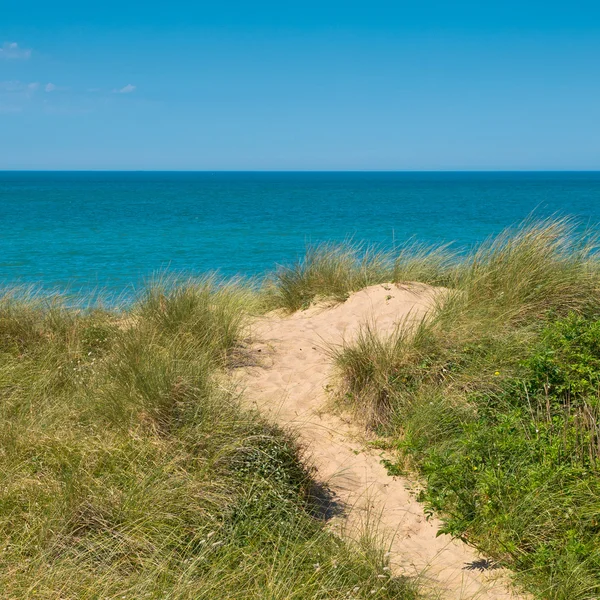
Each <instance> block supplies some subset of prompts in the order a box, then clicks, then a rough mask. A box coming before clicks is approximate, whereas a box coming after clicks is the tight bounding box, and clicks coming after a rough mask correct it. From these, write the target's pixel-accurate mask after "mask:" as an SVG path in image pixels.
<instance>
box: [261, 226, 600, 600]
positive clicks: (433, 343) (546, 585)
mask: <svg viewBox="0 0 600 600" xmlns="http://www.w3.org/2000/svg"><path fill="white" fill-rule="evenodd" d="M599 266H600V259H599V258H598V255H597V254H595V243H594V240H593V239H590V238H589V237H587V238H585V236H583V237H582V236H581V235H578V234H577V233H576V231H575V230H574V229H573V227H572V226H571V224H570V223H569V222H568V221H564V220H562V221H560V220H559V221H546V222H542V223H525V224H523V225H522V226H521V227H520V228H519V229H517V230H512V231H507V232H506V233H504V234H502V235H500V236H499V237H498V238H496V239H494V240H490V241H489V242H487V243H486V244H483V245H482V246H481V247H480V248H479V249H477V250H475V251H474V252H473V253H472V254H471V255H470V256H468V257H466V258H464V259H461V260H458V259H457V258H456V257H452V256H451V255H449V254H448V253H447V252H446V251H445V250H444V249H441V250H439V251H437V252H434V253H433V254H431V253H427V252H426V251H425V252H423V251H418V249H417V251H416V252H415V249H412V250H409V251H408V252H405V254H404V256H402V257H400V258H398V257H394V256H390V255H388V256H383V255H381V254H379V255H375V254H373V253H372V252H371V253H370V254H367V255H365V254H362V253H361V252H360V250H359V251H355V250H352V249H344V248H340V247H331V246H329V247H321V248H318V249H316V250H314V251H312V252H311V253H309V255H308V256H307V258H306V259H305V261H303V262H302V263H299V264H298V265H296V266H295V267H293V268H291V269H283V270H280V271H279V272H278V273H277V274H276V275H275V277H274V278H273V282H274V283H273V284H272V285H274V286H276V291H275V292H271V299H272V301H274V302H275V303H276V304H277V305H278V306H280V307H281V308H284V309H287V310H295V309H297V308H299V307H301V306H303V305H305V304H306V303H307V302H310V301H311V300H313V299H314V298H316V297H329V298H332V299H334V300H338V301H339V300H343V299H344V298H345V296H346V295H347V294H348V293H349V292H351V291H353V290H356V289H358V288H359V287H362V286H364V285H368V284H373V283H378V282H382V281H390V280H391V281H407V280H422V281H426V282H431V283H435V284H443V285H445V286H447V287H448V288H449V291H448V293H447V294H446V295H445V296H444V297H443V299H441V301H440V305H439V307H438V309H437V311H436V313H435V316H434V317H433V318H431V319H429V320H428V321H427V322H425V323H423V324H421V325H420V326H419V327H417V328H416V330H413V331H412V332H411V333H410V335H407V333H406V331H405V330H401V329H399V330H398V332H397V333H395V334H394V335H392V336H390V337H388V338H385V339H382V338H380V337H379V336H378V335H377V333H376V332H375V331H373V329H372V328H370V327H369V325H368V324H365V326H364V328H363V330H362V334H361V335H360V336H359V338H358V339H357V340H356V341H355V342H354V343H353V344H352V345H350V346H348V347H346V348H344V349H343V350H342V351H338V352H335V351H334V353H335V355H336V356H335V358H336V362H337V366H338V370H339V375H340V394H339V396H340V400H341V402H342V404H343V405H344V406H345V407H346V408H349V409H351V410H354V411H355V414H356V416H357V418H360V419H363V420H364V421H365V423H366V424H367V425H368V426H370V427H372V428H373V429H375V430H376V431H378V432H379V433H380V434H381V436H382V438H381V441H380V443H381V444H382V445H383V446H385V447H387V448H389V449H392V450H396V451H397V457H398V458H397V461H395V462H392V463H389V464H388V466H389V468H390V470H391V471H392V472H398V471H401V470H404V469H407V468H408V469H417V470H418V471H419V472H420V473H421V475H422V476H423V479H424V482H425V484H426V485H425V489H424V491H423V494H422V496H423V500H424V501H425V502H426V503H427V505H428V507H429V509H430V510H432V511H435V512H438V513H439V514H441V515H443V517H444V521H445V526H444V528H445V530H446V531H448V532H450V533H452V534H454V535H456V536H458V537H461V538H463V539H465V540H467V541H469V542H470V543H472V544H474V545H476V546H478V547H480V548H481V549H483V550H484V551H485V552H486V553H488V555H490V556H492V557H494V558H496V559H497V560H499V561H500V562H501V563H503V564H505V565H508V566H510V567H512V568H513V569H515V570H516V571H517V573H518V574H519V578H520V579H521V581H522V582H523V583H524V584H525V585H526V586H527V587H528V588H529V589H531V590H532V591H533V592H534V593H535V594H536V595H537V596H538V597H540V598H552V599H556V600H558V599H562V600H567V599H568V600H575V599H583V598H587V599H592V598H597V597H598V596H599V594H600V536H599V534H600V465H599V464H598V458H599V454H600V429H599V424H598V423H599V418H600V414H599V411H600V398H599V390H600V276H599V272H600V269H599Z"/></svg>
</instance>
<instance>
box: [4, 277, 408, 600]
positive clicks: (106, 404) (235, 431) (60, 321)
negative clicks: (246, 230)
mask: <svg viewBox="0 0 600 600" xmlns="http://www.w3.org/2000/svg"><path fill="white" fill-rule="evenodd" d="M255 300H256V298H255V293H254V292H252V291H250V290H248V289H247V288H245V287H244V286H242V285H241V284H239V283H235V282H234V283H228V284H219V283H218V282H217V281H216V280H214V279H206V280H201V281H188V282H179V283H176V282H173V281H164V280H163V281H159V282H158V283H156V284H154V285H153V286H152V287H150V288H149V289H148V290H147V291H146V292H145V293H144V294H142V296H141V297H140V299H139V301H138V302H137V303H135V305H134V306H132V307H131V308H130V309H128V310H127V311H125V312H114V313H111V312H109V311H101V310H89V311H83V310H78V309H69V308H65V307H64V306H62V305H61V303H60V301H59V300H58V299H54V300H52V299H47V298H46V299H45V298H43V297H42V296H34V297H29V298H28V297H27V295H26V294H23V293H20V294H19V293H15V294H4V295H3V296H2V298H0V422H1V423H2V426H1V427H0V540H2V541H1V543H0V597H2V598H3V599H7V600H8V599H10V600H22V599H25V598H32V599H33V598H45V599H48V600H56V599H57V598H61V599H65V600H66V599H69V600H70V599H73V600H75V599H78V600H79V599H82V598H89V599H98V600H100V599H115V600H116V599H122V598H126V599H144V598H154V599H159V598H160V599H166V598H169V599H189V600H197V599H201V598H206V599H207V600H208V599H211V600H212V599H219V598H235V599H256V600H258V599H261V600H262V599H265V598H273V599H286V600H287V599H290V600H291V599H298V600H301V599H302V600H304V599H306V598H311V599H312V598H322V599H331V598H340V599H341V598H350V597H353V598H354V597H355V598H402V599H408V598H414V597H415V593H414V590H413V588H412V586H411V585H410V584H409V583H407V582H405V581H403V580H396V579H394V578H392V577H390V575H389V571H388V570H386V558H385V556H384V551H383V550H382V549H381V548H380V547H378V546H377V545H376V544H374V543H371V542H370V541H369V538H368V536H367V537H365V538H364V539H363V541H362V543H361V542H360V541H359V540H357V541H350V540H346V541H343V540H341V539H339V538H338V537H336V536H334V535H333V534H332V533H331V532H330V531H329V530H328V529H327V527H326V526H325V524H324V523H323V522H322V521H321V519H320V518H319V515H318V514H317V508H316V506H317V505H316V504H315V503H314V502H313V500H312V498H311V494H312V491H311V490H312V489H313V486H312V482H311V480H310V477H309V474H308V472H307V470H306V468H305V467H304V465H303V464H302V462H301V458H302V456H301V452H300V450H299V449H298V446H297V444H296V442H295V440H294V439H293V438H292V437H291V436H290V435H289V434H287V433H285V432H284V431H282V430H280V429H278V428H277V427H274V426H272V425H269V424H267V423H266V422H265V421H264V420H262V419H261V417H260V416H259V415H257V414H255V413H252V412H249V411H248V410H246V409H244V408H242V406H241V404H240V402H239V398H238V397H237V395H236V393H235V392H234V391H233V390H232V389H230V385H229V383H228V378H227V375H226V371H227V369H228V368H229V367H230V361H231V360H232V359H234V358H235V360H239V357H237V358H236V348H237V346H238V345H239V344H240V342H241V341H242V340H243V339H244V338H245V336H246V335H247V325H248V313H249V312H250V311H249V310H248V309H249V307H250V306H251V303H252V302H255Z"/></svg>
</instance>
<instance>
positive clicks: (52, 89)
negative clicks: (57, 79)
mask: <svg viewBox="0 0 600 600" xmlns="http://www.w3.org/2000/svg"><path fill="white" fill-rule="evenodd" d="M57 89H58V87H57V86H56V85H54V84H53V83H47V84H46V87H45V88H44V91H46V92H55V91H56V90H57Z"/></svg>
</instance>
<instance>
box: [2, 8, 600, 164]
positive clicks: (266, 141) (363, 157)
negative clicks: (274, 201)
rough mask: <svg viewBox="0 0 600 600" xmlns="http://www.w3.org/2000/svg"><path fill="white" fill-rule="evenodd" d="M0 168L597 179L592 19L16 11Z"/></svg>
mask: <svg viewBox="0 0 600 600" xmlns="http://www.w3.org/2000/svg"><path fill="white" fill-rule="evenodd" d="M0 169H167V170H169V169H198V170H222V169H224V170H253V169H260V170H264V169H267V170H268V169H276V170H280V169H283V170H296V169H300V170H338V169H342V170H344V169H349V170H355V169H358V170H363V169H366V170H372V169H374V170H379V169H381V170H421V169H425V170H429V169H431V170H437V169H441V170H446V169H459V170H464V169H467V170H468V169H484V170H485V169H600V4H598V3H597V2H577V1H572V2H556V1H552V0H548V1H546V2H537V1H528V0H521V1H520V2H517V1H514V0H505V1H503V2H497V1H493V0H490V1H489V2H481V1H478V2H461V1H460V0H456V1H455V2H450V1H446V2H432V1H427V0H425V1H419V2H416V1H415V0H412V1H410V2H405V1H403V0H397V1H395V2H378V1H377V0H373V1H372V2H365V1H363V2H360V3H352V2H327V1H326V0H322V1H321V2H316V1H312V0H307V1H304V2H293V3H292V2H289V3H285V2H281V1H280V2H261V1H260V0H256V1H255V2H249V1H247V2H227V1H221V2H214V1H213V2H203V1H198V2H186V3H184V2H179V1H177V0H172V1H171V2H164V1H161V2H153V1H152V0H148V1H147V2H144V3H135V2H127V1H126V0H122V1H121V2H116V1H114V0H106V1H104V2H102V3H87V2H81V1H78V2H47V1H44V2H42V1H38V0H30V1H29V2H27V3H18V2H13V3H11V6H9V7H3V8H2V14H1V19H0Z"/></svg>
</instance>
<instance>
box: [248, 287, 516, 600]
mask: <svg viewBox="0 0 600 600" xmlns="http://www.w3.org/2000/svg"><path fill="white" fill-rule="evenodd" d="M434 294H435V292H434V290H432V289H431V288H428V287H426V286H422V285H417V284H415V285H411V286H403V287H396V286H394V285H391V284H390V285H385V286H382V285H379V286H373V287H370V288H367V289H365V290H362V291H361V292H358V293H356V294H353V295H352V296H351V297H350V298H349V299H348V300H347V301H346V302H345V303H343V304H340V305H337V306H335V307H333V308H329V309H318V308H311V309H309V310H307V311H299V312H297V313H295V314H293V315H291V316H289V317H273V316H269V317H267V318H264V319H261V320H259V321H258V322H257V323H256V324H255V328H254V331H253V335H254V339H255V340H256V344H255V350H256V351H257V352H260V354H258V356H261V357H263V358H262V360H261V363H262V366H261V367H253V368H249V369H246V374H245V375H246V376H245V381H244V384H245V389H246V394H245V396H246V398H247V399H249V400H251V401H252V402H253V403H255V404H256V405H257V406H258V407H259V409H260V410H261V411H262V412H263V413H266V414H268V415H270V417H271V418H273V419H274V420H276V421H277V422H278V423H280V424H282V425H285V426H287V427H290V426H291V427H292V428H294V429H296V430H297V431H298V432H299V434H300V437H301V439H302V441H303V443H304V444H306V446H307V447H308V452H309V454H310V456H311V458H312V460H313V462H314V464H315V466H316V468H317V473H318V475H317V477H318V478H319V479H320V480H321V481H325V482H327V483H328V485H329V487H330V489H331V491H332V492H333V493H334V494H335V496H336V498H337V499H338V500H339V501H340V502H341V503H342V504H343V505H344V506H346V507H347V508H348V510H347V511H346V516H345V519H346V520H347V522H348V524H349V526H352V525H353V524H356V523H358V522H360V521H361V519H364V516H365V515H366V514H369V513H371V514H381V527H382V528H383V530H384V531H385V532H387V533H390V534H391V535H390V537H391V536H392V535H393V538H392V541H391V548H390V550H391V564H392V568H393V571H394V572H395V573H396V574H407V575H418V576H419V578H420V581H421V582H422V583H423V585H424V586H425V589H428V590H431V591H432V592H434V593H436V594H438V593H439V594H440V597H441V598H448V599H450V598H451V599H458V598H460V599H463V600H474V599H475V598H489V599H508V598H518V597H523V596H517V595H514V594H511V593H510V592H509V591H508V587H507V579H508V578H507V577H506V574H505V573H503V572H502V571H501V570H485V569H484V570H481V569H480V566H485V565H486V563H485V561H484V560H483V559H482V558H481V557H480V556H479V555H477V553H476V552H475V551H474V550H472V549H471V548H469V547H468V546H466V545H465V544H463V543H461V542H459V541H456V540H452V539H451V538H450V537H449V536H447V535H442V536H439V537H436V532H437V530H438V527H439V526H440V523H439V521H437V520H435V519H432V520H430V521H427V520H426V519H425V516H424V514H423V509H422V506H421V505H420V504H419V503H418V502H417V501H416V500H415V498H414V496H413V495H412V494H411V493H410V492H409V491H408V489H407V488H408V487H410V482H408V481H407V480H404V479H402V478H393V477H390V476H389V475H388V474H387V472H386V470H385V468H384V467H383V466H382V465H381V464H380V458H379V456H378V455H377V454H374V453H369V452H365V451H364V446H363V445H361V444H360V443H359V442H357V441H356V440H358V439H359V438H360V431H359V430H358V429H357V428H356V427H355V426H353V425H352V424H349V423H347V422H345V421H343V420H342V419H340V418H338V417H336V416H335V415H331V414H329V413H327V412H323V411H322V409H323V405H324V403H325V402H326V400H327V394H326V392H325V390H324V387H325V385H326V384H327V382H328V378H329V377H330V374H331V372H330V371H331V364H330V360H329V358H328V356H327V353H326V347H327V346H328V345H330V344H336V343H341V341H342V340H343V339H345V340H350V339H352V336H353V335H355V334H356V332H357V331H358V328H359V326H360V324H361V323H364V322H365V321H366V320H367V319H369V320H371V321H373V322H374V323H375V324H376V326H377V328H378V330H380V331H382V332H386V331H391V330H392V329H393V328H394V326H395V324H396V323H398V322H400V321H402V320H404V319H417V318H421V317H422V316H423V315H424V314H425V312H426V311H427V309H428V308H429V307H430V306H431V303H432V299H433V297H434Z"/></svg>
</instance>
